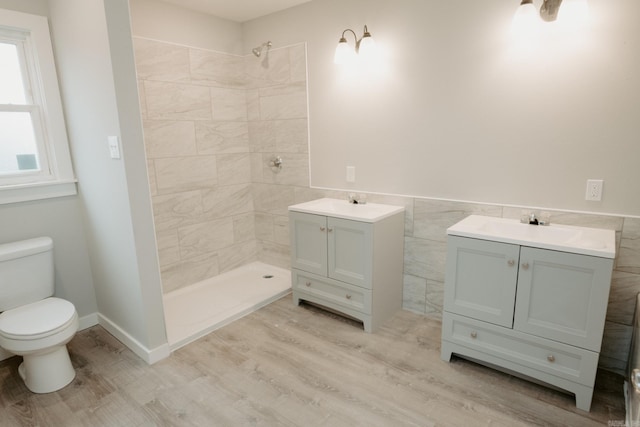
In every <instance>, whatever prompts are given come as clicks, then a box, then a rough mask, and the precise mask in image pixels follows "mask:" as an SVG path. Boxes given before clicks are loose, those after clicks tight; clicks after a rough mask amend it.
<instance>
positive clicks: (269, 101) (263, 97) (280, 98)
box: [147, 82, 307, 120]
mask: <svg viewBox="0 0 640 427" xmlns="http://www.w3.org/2000/svg"><path fill="white" fill-rule="evenodd" d="M306 90H307V87H306V84H305V83H303V82H298V83H291V84H287V85H280V86H271V87H267V88H264V89H260V118H261V119H262V120H278V119H299V118H306V117H307V94H306ZM147 107H148V106H147Z"/></svg>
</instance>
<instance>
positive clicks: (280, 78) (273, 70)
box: [245, 49, 291, 88]
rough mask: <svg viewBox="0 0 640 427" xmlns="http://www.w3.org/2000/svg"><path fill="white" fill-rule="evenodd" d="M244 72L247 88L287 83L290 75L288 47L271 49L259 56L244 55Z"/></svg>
mask: <svg viewBox="0 0 640 427" xmlns="http://www.w3.org/2000/svg"><path fill="white" fill-rule="evenodd" d="M245 72H246V79H247V87H248V88H258V87H260V88H263V87H266V86H274V85H278V84H283V83H288V82H289V81H290V77H291V73H290V66H289V49H272V50H270V51H269V53H268V54H264V55H262V56H261V57H260V58H256V57H255V56H253V55H247V56H245Z"/></svg>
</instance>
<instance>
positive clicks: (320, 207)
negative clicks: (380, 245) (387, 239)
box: [289, 198, 404, 222]
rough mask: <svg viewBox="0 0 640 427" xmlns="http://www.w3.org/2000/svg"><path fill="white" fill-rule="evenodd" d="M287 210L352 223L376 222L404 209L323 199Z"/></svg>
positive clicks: (377, 204)
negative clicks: (346, 220)
mask: <svg viewBox="0 0 640 427" xmlns="http://www.w3.org/2000/svg"><path fill="white" fill-rule="evenodd" d="M289 210H290V211H294V212H303V213H309V214H316V215H325V216H332V217H335V218H342V219H351V220H354V221H362V222H377V221H380V220H381V219H384V218H387V217H389V216H391V215H394V214H396V213H398V212H403V211H404V207H403V206H392V205H383V204H379V203H365V204H363V205H362V204H353V203H349V202H348V201H347V200H340V199H330V198H324V199H317V200H312V201H310V202H306V203H300V204H297V205H293V206H289Z"/></svg>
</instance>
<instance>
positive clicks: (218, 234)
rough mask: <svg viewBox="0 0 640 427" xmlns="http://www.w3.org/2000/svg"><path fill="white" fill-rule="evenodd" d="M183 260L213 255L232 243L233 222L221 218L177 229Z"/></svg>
mask: <svg viewBox="0 0 640 427" xmlns="http://www.w3.org/2000/svg"><path fill="white" fill-rule="evenodd" d="M178 237H179V239H180V256H181V257H182V259H183V260H186V259H190V258H197V257H199V256H202V255H206V254H210V253H215V252H216V251H218V250H219V249H223V248H225V247H228V246H231V245H233V243H234V233H233V220H232V218H222V219H218V220H215V221H208V222H203V223H201V224H196V225H189V226H186V227H180V228H179V229H178Z"/></svg>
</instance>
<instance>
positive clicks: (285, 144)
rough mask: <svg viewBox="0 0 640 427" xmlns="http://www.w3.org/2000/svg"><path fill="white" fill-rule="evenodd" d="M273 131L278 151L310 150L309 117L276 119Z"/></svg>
mask: <svg viewBox="0 0 640 427" xmlns="http://www.w3.org/2000/svg"><path fill="white" fill-rule="evenodd" d="M268 123H271V122H268ZM273 132H274V138H275V144H276V151H277V152H278V153H308V152H309V130H308V126H307V119H291V120H276V121H274V122H273Z"/></svg>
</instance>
